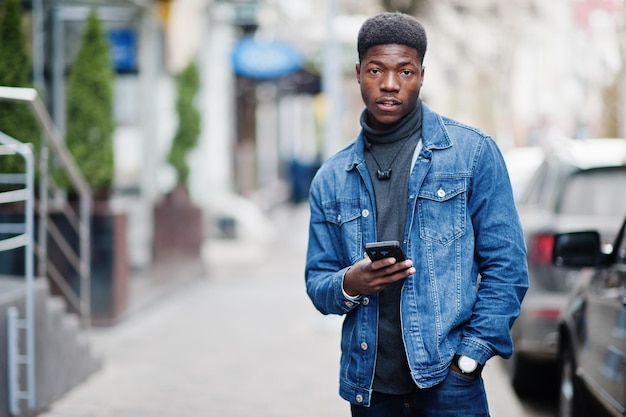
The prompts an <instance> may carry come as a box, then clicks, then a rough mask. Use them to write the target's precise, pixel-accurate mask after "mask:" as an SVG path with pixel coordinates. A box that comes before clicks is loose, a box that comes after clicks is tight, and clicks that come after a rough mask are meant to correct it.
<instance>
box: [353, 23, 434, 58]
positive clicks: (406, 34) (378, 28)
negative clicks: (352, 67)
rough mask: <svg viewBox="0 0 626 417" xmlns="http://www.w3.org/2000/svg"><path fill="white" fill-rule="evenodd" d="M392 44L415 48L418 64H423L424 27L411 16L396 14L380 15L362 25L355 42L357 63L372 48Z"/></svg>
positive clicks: (424, 48)
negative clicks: (357, 54)
mask: <svg viewBox="0 0 626 417" xmlns="http://www.w3.org/2000/svg"><path fill="white" fill-rule="evenodd" d="M392 43H395V44H400V45H406V46H409V47H411V48H415V49H416V50H417V55H418V56H419V58H420V62H421V63H423V62H424V55H426V44H427V41H426V31H425V30H424V27H423V26H422V24H421V23H420V22H418V21H417V19H416V18H414V17H413V16H410V15H408V14H404V13H398V12H386V13H381V14H379V15H376V16H373V17H370V18H369V19H367V20H366V21H365V22H364V23H363V25H362V26H361V29H360V30H359V36H358V40H357V50H358V52H359V62H361V59H363V56H364V55H365V53H366V52H367V50H368V49H369V48H371V47H372V46H376V45H387V44H392Z"/></svg>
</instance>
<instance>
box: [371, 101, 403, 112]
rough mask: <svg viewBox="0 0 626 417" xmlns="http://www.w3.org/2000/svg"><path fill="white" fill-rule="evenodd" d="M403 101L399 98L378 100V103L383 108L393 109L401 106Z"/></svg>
mask: <svg viewBox="0 0 626 417" xmlns="http://www.w3.org/2000/svg"><path fill="white" fill-rule="evenodd" d="M400 104H401V103H400V101H398V100H378V101H376V105H377V106H378V108H380V109H382V110H392V109H395V108H396V107H397V106H399V105H400Z"/></svg>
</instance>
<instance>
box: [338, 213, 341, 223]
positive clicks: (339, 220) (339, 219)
mask: <svg viewBox="0 0 626 417" xmlns="http://www.w3.org/2000/svg"><path fill="white" fill-rule="evenodd" d="M337 223H341V214H339V215H337Z"/></svg>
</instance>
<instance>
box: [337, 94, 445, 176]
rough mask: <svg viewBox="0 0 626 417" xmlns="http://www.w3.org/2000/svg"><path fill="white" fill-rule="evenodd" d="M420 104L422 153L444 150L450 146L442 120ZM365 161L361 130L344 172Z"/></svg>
mask: <svg viewBox="0 0 626 417" xmlns="http://www.w3.org/2000/svg"><path fill="white" fill-rule="evenodd" d="M421 103H422V152H425V151H426V152H431V151H432V150H437V149H445V148H449V147H450V146H452V140H451V139H450V136H448V131H447V130H446V128H445V126H444V122H443V118H442V117H441V116H440V115H439V114H437V113H435V112H434V111H432V110H431V109H430V108H429V107H428V106H427V105H426V104H425V103H424V101H421ZM364 160H365V138H364V136H363V130H361V131H360V132H359V135H358V136H357V138H356V140H355V142H354V146H353V148H352V152H351V154H350V157H349V159H348V164H347V165H346V171H350V170H352V169H354V168H355V167H356V166H358V165H359V164H361V163H362V162H363V161H364Z"/></svg>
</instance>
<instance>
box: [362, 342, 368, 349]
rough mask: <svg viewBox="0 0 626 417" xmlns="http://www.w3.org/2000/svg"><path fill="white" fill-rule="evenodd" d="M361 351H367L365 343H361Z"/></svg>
mask: <svg viewBox="0 0 626 417" xmlns="http://www.w3.org/2000/svg"><path fill="white" fill-rule="evenodd" d="M361 349H362V350H367V343H365V342H362V343H361Z"/></svg>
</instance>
